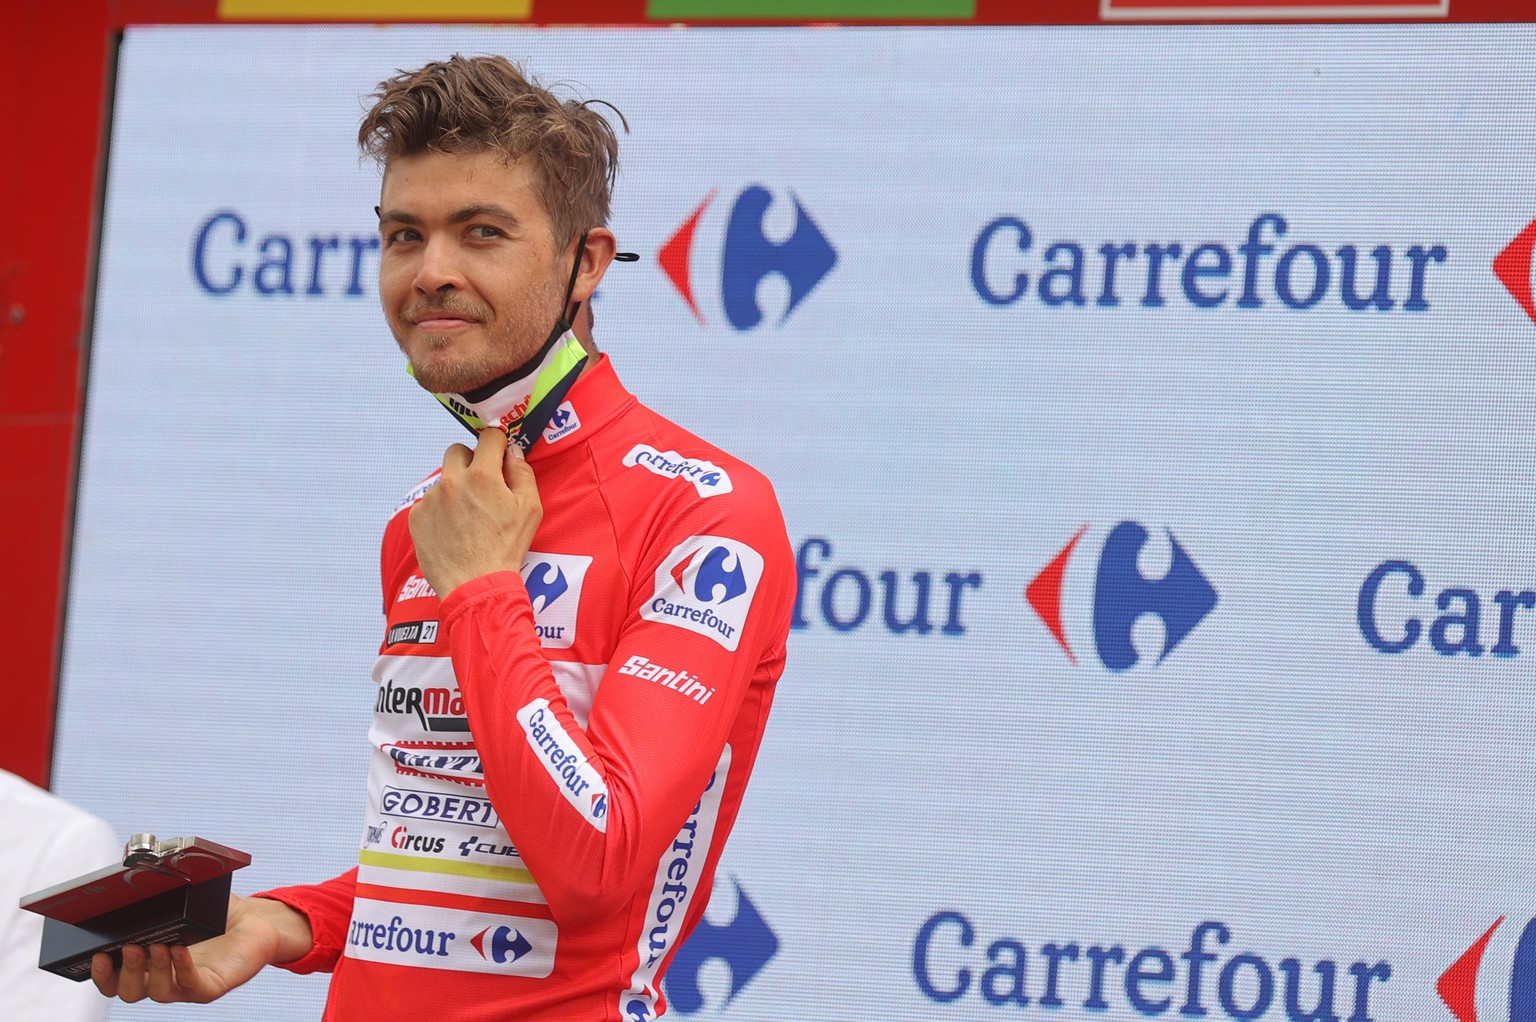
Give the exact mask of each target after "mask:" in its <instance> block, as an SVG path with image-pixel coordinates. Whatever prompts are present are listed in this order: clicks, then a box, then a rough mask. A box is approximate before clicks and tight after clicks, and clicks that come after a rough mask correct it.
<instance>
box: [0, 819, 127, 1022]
mask: <svg viewBox="0 0 1536 1022" xmlns="http://www.w3.org/2000/svg"><path fill="white" fill-rule="evenodd" d="M12 822H17V823H20V824H21V826H18V827H16V828H14V829H13V828H12V827H10V826H7V827H5V828H4V833H5V837H4V839H3V841H0V868H3V871H4V879H3V880H0V891H3V892H4V895H5V902H4V903H0V1019H5V1020H6V1022H101V1020H102V1019H105V1018H106V1017H107V1006H108V1004H109V1003H111V1002H109V1001H108V1000H107V998H105V997H103V996H101V994H99V993H98V992H97V991H96V987H95V985H94V984H92V983H91V982H89V981H86V982H84V983H76V982H74V981H73V980H68V979H65V978H63V977H62V976H55V975H54V974H53V973H51V972H44V971H43V970H42V969H39V968H38V967H37V959H38V953H39V951H40V949H41V946H42V939H43V917H42V916H40V915H37V914H36V913H33V912H24V911H22V910H21V909H20V908H19V907H18V906H17V904H16V903H17V900H18V899H19V898H20V897H21V896H23V895H26V894H30V893H32V892H33V891H39V890H42V889H44V888H46V887H52V886H53V885H54V884H57V883H62V882H63V881H65V880H69V879H71V878H73V877H77V876H80V875H81V874H83V873H90V872H93V871H95V870H98V869H101V868H102V867H103V866H108V865H111V864H112V863H113V862H114V861H116V860H117V859H119V858H120V857H121V856H122V843H121V842H120V841H119V840H118V839H117V837H116V835H114V834H113V833H112V830H111V828H109V827H108V826H107V825H106V824H105V823H103V822H102V821H100V820H98V819H96V818H95V817H92V816H88V815H86V814H85V813H78V814H74V813H72V814H70V815H69V816H68V817H67V818H65V819H62V820H61V819H58V818H54V819H53V820H50V821H48V822H49V824H51V826H46V827H38V828H36V829H34V828H31V827H28V826H27V825H26V824H28V823H35V822H38V821H12ZM37 830H44V831H45V833H37V832H36V831H37ZM29 831H31V833H29Z"/></svg>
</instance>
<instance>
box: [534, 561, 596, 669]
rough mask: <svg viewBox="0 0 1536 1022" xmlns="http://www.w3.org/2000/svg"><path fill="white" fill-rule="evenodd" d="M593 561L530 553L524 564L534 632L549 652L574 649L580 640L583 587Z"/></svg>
mask: <svg viewBox="0 0 1536 1022" xmlns="http://www.w3.org/2000/svg"><path fill="white" fill-rule="evenodd" d="M591 566H592V558H590V557H588V556H586V555H584V554H545V553H538V552H534V551H530V552H529V554H528V559H527V560H526V561H524V562H523V571H522V575H523V584H524V585H525V586H527V587H528V600H529V602H530V603H532V604H533V618H534V626H533V627H534V630H535V631H537V632H538V634H539V642H540V643H541V644H542V645H543V646H544V647H545V648H546V649H570V648H571V644H572V643H574V642H575V641H576V616H577V613H578V612H579V611H580V610H581V587H582V584H583V583H584V582H585V581H586V577H587V569H588V568H590V567H591Z"/></svg>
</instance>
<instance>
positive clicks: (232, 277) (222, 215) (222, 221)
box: [192, 210, 245, 295]
mask: <svg viewBox="0 0 1536 1022" xmlns="http://www.w3.org/2000/svg"><path fill="white" fill-rule="evenodd" d="M223 225H228V226H229V227H230V228H232V229H233V230H234V240H235V242H236V244H238V243H240V242H243V241H245V221H244V220H242V219H240V215H239V214H238V213H231V212H230V211H229V210H224V211H222V212H219V213H215V214H213V216H211V217H209V218H208V219H207V220H204V221H203V226H202V227H201V228H200V229H199V230H198V232H197V241H196V242H195V243H193V245H192V275H193V276H194V277H196V278H197V284H198V286H199V287H201V288H202V289H203V290H204V291H207V292H208V293H209V294H212V295H227V294H229V293H230V292H231V291H233V290H234V289H235V288H237V287H239V286H240V278H241V276H243V274H244V271H243V270H242V269H241V268H240V266H239V265H238V264H235V265H233V266H231V267H230V268H229V271H228V274H227V275H226V277H225V278H224V281H223V282H220V283H214V282H213V280H212V279H211V278H209V276H208V262H207V257H208V240H209V238H211V237H212V236H213V234H214V230H215V228H218V227H220V226H223Z"/></svg>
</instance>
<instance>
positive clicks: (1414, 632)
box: [1355, 559, 1536, 658]
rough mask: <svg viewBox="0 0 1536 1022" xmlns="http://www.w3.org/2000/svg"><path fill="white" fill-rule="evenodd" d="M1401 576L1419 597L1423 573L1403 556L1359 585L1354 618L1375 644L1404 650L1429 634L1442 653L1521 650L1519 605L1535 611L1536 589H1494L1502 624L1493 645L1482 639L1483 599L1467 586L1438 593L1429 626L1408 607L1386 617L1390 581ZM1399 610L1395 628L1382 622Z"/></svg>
mask: <svg viewBox="0 0 1536 1022" xmlns="http://www.w3.org/2000/svg"><path fill="white" fill-rule="evenodd" d="M1398 575H1401V576H1402V577H1403V579H1404V581H1403V582H1402V583H1401V587H1402V591H1403V592H1404V593H1406V595H1407V597H1408V598H1410V599H1412V600H1418V599H1420V598H1422V597H1423V596H1424V593H1425V580H1424V574H1423V572H1421V571H1420V570H1419V568H1418V566H1417V565H1414V564H1412V563H1410V562H1408V561H1404V560H1396V559H1394V560H1387V561H1383V562H1381V563H1380V564H1378V565H1377V566H1376V567H1375V568H1374V569H1372V570H1371V573H1370V574H1369V575H1367V576H1366V577H1365V581H1364V582H1362V583H1361V584H1360V593H1359V595H1358V597H1357V598H1356V601H1355V621H1356V623H1357V624H1358V625H1359V627H1360V634H1361V636H1362V637H1364V639H1365V641H1366V642H1367V643H1369V644H1370V645H1371V646H1372V648H1374V649H1377V650H1379V651H1380V652H1382V653H1402V652H1405V651H1407V650H1409V649H1412V648H1413V647H1414V646H1415V645H1416V644H1417V643H1418V641H1419V638H1420V637H1421V636H1423V635H1426V634H1427V635H1428V637H1429V645H1430V646H1431V648H1433V649H1434V651H1435V652H1436V653H1439V654H1440V655H1441V656H1456V655H1457V654H1465V655H1466V656H1470V657H1478V656H1482V655H1483V654H1484V653H1485V652H1486V653H1491V654H1493V655H1494V656H1496V657H1501V658H1505V657H1514V656H1519V655H1520V646H1519V645H1518V644H1517V643H1516V642H1515V627H1516V625H1517V624H1518V620H1519V612H1520V611H1521V610H1527V611H1529V610H1536V591H1533V590H1530V589H1522V590H1520V591H1518V592H1517V591H1515V590H1513V589H1500V590H1498V591H1496V592H1495V593H1494V594H1493V598H1492V603H1493V605H1494V606H1495V607H1496V608H1497V617H1498V626H1497V635H1496V637H1495V639H1494V643H1493V645H1492V646H1491V647H1489V646H1487V645H1485V643H1484V641H1483V638H1482V624H1483V607H1484V606H1485V602H1484V600H1483V598H1482V597H1481V596H1479V595H1478V592H1477V590H1475V589H1473V588H1471V587H1469V586H1456V585H1452V586H1446V587H1445V588H1443V589H1441V590H1440V591H1439V592H1438V593H1436V594H1435V600H1434V603H1435V607H1436V609H1438V610H1439V611H1440V613H1439V614H1438V615H1437V616H1436V617H1435V619H1434V620H1433V621H1431V622H1430V624H1429V627H1428V628H1427V629H1426V628H1425V627H1424V623H1423V621H1422V620H1421V619H1420V618H1419V617H1417V616H1414V615H1412V614H1410V613H1407V612H1406V611H1399V612H1398V613H1397V614H1393V615H1390V616H1387V615H1386V614H1385V611H1384V609H1383V604H1384V602H1385V601H1386V600H1387V598H1388V597H1387V595H1386V593H1388V592H1390V591H1391V590H1392V589H1395V588H1397V587H1396V586H1389V585H1388V581H1389V579H1391V578H1392V577H1393V576H1398ZM1399 615H1401V621H1402V624H1401V625H1400V626H1398V627H1396V628H1392V627H1391V626H1390V625H1389V624H1386V623H1384V618H1385V621H1386V622H1390V621H1392V620H1394V619H1397V618H1398V617H1399ZM1384 629H1385V630H1384ZM1399 635H1400V637H1399Z"/></svg>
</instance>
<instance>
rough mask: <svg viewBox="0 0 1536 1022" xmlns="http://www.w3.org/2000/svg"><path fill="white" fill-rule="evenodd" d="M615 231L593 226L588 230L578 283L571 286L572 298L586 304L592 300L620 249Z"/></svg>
mask: <svg viewBox="0 0 1536 1022" xmlns="http://www.w3.org/2000/svg"><path fill="white" fill-rule="evenodd" d="M618 248H619V245H618V242H617V241H616V240H615V239H614V236H613V232H612V231H610V230H609V229H608V228H606V227H593V228H591V229H590V230H588V231H587V243H586V246H585V247H584V248H583V249H582V251H581V269H580V270H578V271H577V272H576V284H575V286H574V287H572V288H571V300H572V301H578V302H581V303H582V304H583V306H585V305H586V304H587V303H589V302H590V301H591V300H592V292H593V291H596V290H597V285H598V283H599V282H601V281H602V279H603V274H605V273H607V272H608V267H609V266H610V265H612V264H613V255H614V253H615V252H617V251H618Z"/></svg>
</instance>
